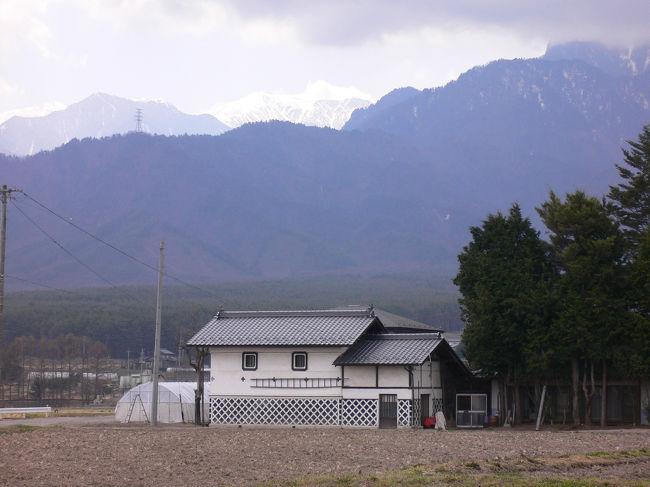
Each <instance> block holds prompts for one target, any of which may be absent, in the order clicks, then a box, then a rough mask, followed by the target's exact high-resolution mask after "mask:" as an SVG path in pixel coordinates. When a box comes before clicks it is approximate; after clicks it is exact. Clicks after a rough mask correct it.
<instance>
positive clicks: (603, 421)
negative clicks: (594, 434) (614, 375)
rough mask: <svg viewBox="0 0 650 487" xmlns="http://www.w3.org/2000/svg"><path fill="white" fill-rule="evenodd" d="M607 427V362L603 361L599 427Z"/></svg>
mask: <svg viewBox="0 0 650 487" xmlns="http://www.w3.org/2000/svg"><path fill="white" fill-rule="evenodd" d="M605 426H607V360H605V359H603V380H602V384H601V393H600V427H601V428H604V427H605Z"/></svg>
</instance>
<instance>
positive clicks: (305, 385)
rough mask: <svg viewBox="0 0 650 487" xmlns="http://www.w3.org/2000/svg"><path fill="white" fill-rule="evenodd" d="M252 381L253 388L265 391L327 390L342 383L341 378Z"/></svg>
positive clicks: (273, 378)
mask: <svg viewBox="0 0 650 487" xmlns="http://www.w3.org/2000/svg"><path fill="white" fill-rule="evenodd" d="M252 381H253V385H252V386H251V387H258V388H264V389H327V388H333V387H339V385H340V383H341V379H340V377H304V378H300V377H270V378H263V379H252Z"/></svg>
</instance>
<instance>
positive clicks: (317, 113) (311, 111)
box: [210, 81, 373, 129]
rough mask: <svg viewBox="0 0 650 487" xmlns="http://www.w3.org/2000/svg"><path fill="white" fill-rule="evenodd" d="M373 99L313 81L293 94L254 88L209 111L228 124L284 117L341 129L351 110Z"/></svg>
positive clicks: (352, 91)
mask: <svg viewBox="0 0 650 487" xmlns="http://www.w3.org/2000/svg"><path fill="white" fill-rule="evenodd" d="M372 102H373V100H372V97H370V95H368V94H366V93H363V92H361V91H360V90H358V89H356V88H354V87H343V86H335V85H332V84H329V83H327V82H325V81H316V82H313V83H309V84H308V85H307V87H306V88H305V90H304V91H302V92H301V93H296V94H285V93H268V92H254V93H251V94H249V95H246V96H245V97H243V98H240V99H239V100H235V101H233V102H229V103H224V104H219V105H215V106H214V107H213V108H212V109H211V110H210V113H211V114H212V115H214V116H215V117H217V118H218V119H219V120H221V121H222V122H224V123H225V124H227V125H229V126H231V127H238V126H240V125H243V124H245V123H248V122H264V121H268V120H283V121H288V122H293V123H301V124H304V125H314V126H317V127H331V128H335V129H340V128H341V127H342V126H343V125H344V124H345V122H347V121H348V119H349V118H350V114H351V113H352V112H353V111H354V110H356V109H357V108H364V107H367V106H368V105H370V104H371V103H372Z"/></svg>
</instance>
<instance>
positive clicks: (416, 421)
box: [411, 399, 422, 426]
mask: <svg viewBox="0 0 650 487" xmlns="http://www.w3.org/2000/svg"><path fill="white" fill-rule="evenodd" d="M421 411H422V400H421V399H416V400H415V401H413V418H412V422H411V425H412V426H422V412H421Z"/></svg>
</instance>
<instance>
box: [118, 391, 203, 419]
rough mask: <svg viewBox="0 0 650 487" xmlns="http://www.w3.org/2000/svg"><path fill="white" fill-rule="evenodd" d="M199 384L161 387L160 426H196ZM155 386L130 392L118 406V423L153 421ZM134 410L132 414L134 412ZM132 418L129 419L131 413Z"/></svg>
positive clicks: (159, 399)
mask: <svg viewBox="0 0 650 487" xmlns="http://www.w3.org/2000/svg"><path fill="white" fill-rule="evenodd" d="M195 389H196V382H159V383H158V422H159V423H193V422H194V391H195ZM152 392H153V382H145V383H144V384H140V385H137V386H135V387H134V388H132V389H131V390H129V391H128V392H126V393H125V394H124V395H123V396H122V398H121V399H120V400H119V401H118V402H117V406H115V420H116V421H120V422H122V423H127V422H144V421H149V420H150V419H151V418H150V417H151V401H152V397H153V394H152ZM209 394H210V384H209V383H205V384H204V392H203V398H204V403H203V417H204V419H207V418H208V408H207V404H208V395H209ZM131 409H132V410H131ZM130 410H131V417H130V418H129V411H130Z"/></svg>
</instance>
